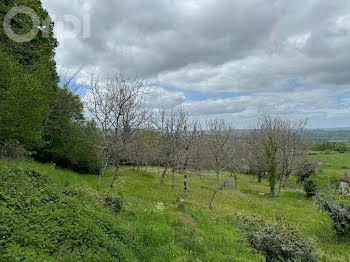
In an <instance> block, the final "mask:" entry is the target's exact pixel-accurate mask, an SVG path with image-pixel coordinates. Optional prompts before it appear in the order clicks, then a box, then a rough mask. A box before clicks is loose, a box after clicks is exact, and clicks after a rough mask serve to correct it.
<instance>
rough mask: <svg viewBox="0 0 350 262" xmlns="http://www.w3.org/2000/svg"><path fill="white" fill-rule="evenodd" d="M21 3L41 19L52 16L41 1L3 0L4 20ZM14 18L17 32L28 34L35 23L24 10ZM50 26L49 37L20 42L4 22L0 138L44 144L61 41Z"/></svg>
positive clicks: (0, 18) (1, 14) (1, 32)
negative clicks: (15, 39)
mask: <svg viewBox="0 0 350 262" xmlns="http://www.w3.org/2000/svg"><path fill="white" fill-rule="evenodd" d="M20 5H25V6H27V7H30V8H32V9H33V10H34V11H35V12H36V14H37V16H38V17H39V19H40V21H41V22H43V21H44V20H45V19H46V18H47V17H48V14H47V12H46V11H45V10H44V9H43V8H42V5H41V1H38V0H30V1H27V0H26V1H24V0H15V1H1V3H0V21H1V23H2V22H3V21H4V17H5V15H6V14H7V12H8V11H9V10H10V9H11V8H13V7H15V6H20ZM11 22H12V23H11V28H12V30H13V31H14V32H16V33H17V34H25V33H27V32H28V31H29V30H30V29H31V28H32V26H33V22H32V20H31V19H30V17H28V16H27V15H24V14H19V15H17V16H15V17H14V18H13V20H12V21H11ZM51 25H53V24H52V23H51ZM46 30H48V34H47V37H43V35H42V34H41V33H39V34H38V35H37V36H36V37H35V38H34V39H33V40H32V41H30V42H25V43H17V42H15V41H13V40H11V39H10V38H9V37H8V36H7V35H6V34H5V31H4V28H3V27H2V26H1V29H0V75H1V80H0V139H1V140H2V139H17V140H18V141H20V142H21V143H23V144H25V146H26V147H28V148H33V147H34V146H38V145H41V143H42V122H43V121H44V120H45V119H46V118H47V117H48V114H49V108H50V105H51V103H52V100H51V99H52V95H53V94H54V93H55V92H56V91H57V89H58V87H57V84H58V76H57V73H56V64H55V61H54V55H55V48H56V47H57V41H56V39H55V38H54V36H53V31H52V30H53V28H52V26H50V27H48V28H47V29H46ZM0 142H2V141H0Z"/></svg>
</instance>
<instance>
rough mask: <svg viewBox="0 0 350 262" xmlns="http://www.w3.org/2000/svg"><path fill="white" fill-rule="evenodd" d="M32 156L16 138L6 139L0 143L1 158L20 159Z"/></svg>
mask: <svg viewBox="0 0 350 262" xmlns="http://www.w3.org/2000/svg"><path fill="white" fill-rule="evenodd" d="M29 156H30V152H28V151H27V150H26V149H25V148H24V146H23V145H22V144H20V143H19V142H18V141H16V140H6V141H5V142H4V143H3V144H0V158H9V159H13V160H19V159H23V158H26V157H29Z"/></svg>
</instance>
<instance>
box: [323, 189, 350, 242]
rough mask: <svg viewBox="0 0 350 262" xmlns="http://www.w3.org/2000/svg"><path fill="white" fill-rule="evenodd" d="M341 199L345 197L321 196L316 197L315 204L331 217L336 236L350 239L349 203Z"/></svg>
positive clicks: (335, 195) (334, 195)
mask: <svg viewBox="0 0 350 262" xmlns="http://www.w3.org/2000/svg"><path fill="white" fill-rule="evenodd" d="M343 197H345V196H340V195H337V194H333V195H330V194H329V195H326V194H322V195H319V196H318V197H317V203H318V205H319V207H320V208H321V209H322V210H323V211H325V212H326V213H327V214H328V215H329V216H330V217H331V219H332V225H333V228H334V229H335V231H336V232H337V234H338V235H339V236H345V237H350V201H346V199H345V201H342V198H343ZM347 200H349V199H347Z"/></svg>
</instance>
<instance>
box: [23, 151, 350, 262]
mask: <svg viewBox="0 0 350 262" xmlns="http://www.w3.org/2000/svg"><path fill="white" fill-rule="evenodd" d="M310 157H311V158H313V159H319V161H320V163H322V165H321V167H320V168H319V170H318V176H322V177H325V178H326V177H338V176H342V174H343V173H344V172H346V170H345V169H344V168H345V166H346V165H349V166H350V153H345V154H339V153H334V154H330V155H325V154H320V153H317V155H312V156H310ZM20 165H21V166H22V167H31V168H35V169H37V170H38V171H39V172H41V173H42V174H44V175H45V176H48V177H50V178H51V179H52V181H55V182H57V183H60V184H63V185H65V186H72V185H75V186H79V187H81V186H83V187H90V188H92V189H95V190H97V191H106V192H107V193H108V192H111V193H112V191H113V193H116V192H117V193H118V194H120V195H121V196H122V198H123V201H124V212H123V213H122V214H121V215H120V216H122V221H124V223H126V224H128V226H129V227H130V228H132V229H133V230H134V232H135V233H136V234H141V236H142V239H143V241H145V243H144V244H145V246H148V247H149V249H146V250H144V252H143V254H142V255H140V256H141V258H142V259H143V260H144V261H161V260H162V259H163V260H164V259H169V254H174V255H173V256H175V255H176V257H177V258H178V261H263V259H262V257H260V256H257V255H251V254H250V251H249V248H248V247H247V246H246V244H244V243H242V241H241V240H242V238H241V234H240V232H239V230H238V229H237V226H236V222H235V213H236V212H237V213H241V214H246V215H251V214H256V215H259V216H262V217H265V216H266V217H267V219H268V218H273V217H274V216H275V213H276V212H279V213H281V214H284V215H286V216H287V220H288V221H289V222H290V223H292V224H295V225H299V226H300V228H301V230H302V231H303V232H304V234H305V235H306V236H307V237H311V238H313V239H314V241H315V243H316V246H317V248H318V249H319V252H320V256H321V258H322V259H321V261H350V252H349V250H350V241H346V240H339V239H338V238H337V236H336V234H335V232H334V230H333V229H332V227H331V220H330V218H329V217H328V216H327V215H326V214H324V213H322V212H320V211H319V210H318V209H317V208H316V207H314V203H313V201H312V200H310V199H307V198H306V197H305V194H304V192H303V190H302V188H301V186H299V185H297V184H296V183H295V182H293V181H291V182H290V183H289V185H288V186H287V187H286V188H285V189H284V190H283V192H282V194H281V196H280V197H277V198H268V197H260V196H259V195H258V193H260V192H265V193H268V192H269V189H268V185H267V183H266V181H263V183H262V184H257V182H256V178H255V177H252V176H247V175H240V176H239V178H238V189H227V190H225V191H222V192H219V193H218V194H217V196H216V198H215V200H214V207H213V209H209V208H208V204H209V202H210V198H211V196H212V193H213V189H214V187H215V184H216V178H215V176H214V174H210V173H206V174H205V176H204V177H203V178H202V179H201V178H200V177H199V176H198V175H191V176H190V177H189V181H188V190H189V193H188V196H187V197H186V198H185V201H186V204H185V205H184V206H182V205H178V204H173V202H172V201H173V200H175V199H176V198H182V197H183V177H182V175H180V174H178V175H176V189H175V191H174V192H172V190H171V176H170V175H168V176H167V177H166V180H165V184H164V185H161V184H160V175H158V171H157V169H156V168H148V169H147V171H142V172H140V171H135V170H133V168H131V167H124V168H123V169H122V172H121V174H120V177H119V180H118V183H117V187H116V188H114V189H111V188H110V187H109V185H110V182H111V180H112V176H113V170H112V169H110V170H109V171H108V172H107V174H106V176H105V178H104V180H103V183H102V185H101V186H99V185H98V184H97V177H96V176H92V175H79V174H76V173H73V172H70V171H66V170H60V169H57V168H55V167H54V166H52V165H45V164H39V163H36V162H31V161H29V162H22V163H21V164H20ZM224 180H233V179H232V178H231V177H229V176H228V174H223V175H222V176H221V181H224ZM163 206H164V210H163ZM179 247H180V250H181V251H180V253H179V251H178V250H179ZM175 249H177V251H176V250H175Z"/></svg>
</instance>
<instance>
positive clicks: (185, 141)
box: [179, 119, 199, 196]
mask: <svg viewBox="0 0 350 262" xmlns="http://www.w3.org/2000/svg"><path fill="white" fill-rule="evenodd" d="M198 135H199V124H198V122H193V123H190V124H189V123H188V121H187V119H185V120H184V122H183V131H182V135H181V143H180V148H181V151H180V152H179V154H180V155H179V162H180V166H181V170H182V171H183V173H184V195H185V196H186V195H187V175H188V170H189V168H190V166H191V160H192V159H193V157H192V152H193V151H192V148H193V147H194V143H195V142H196V141H198V140H197V139H196V138H197V137H198Z"/></svg>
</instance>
